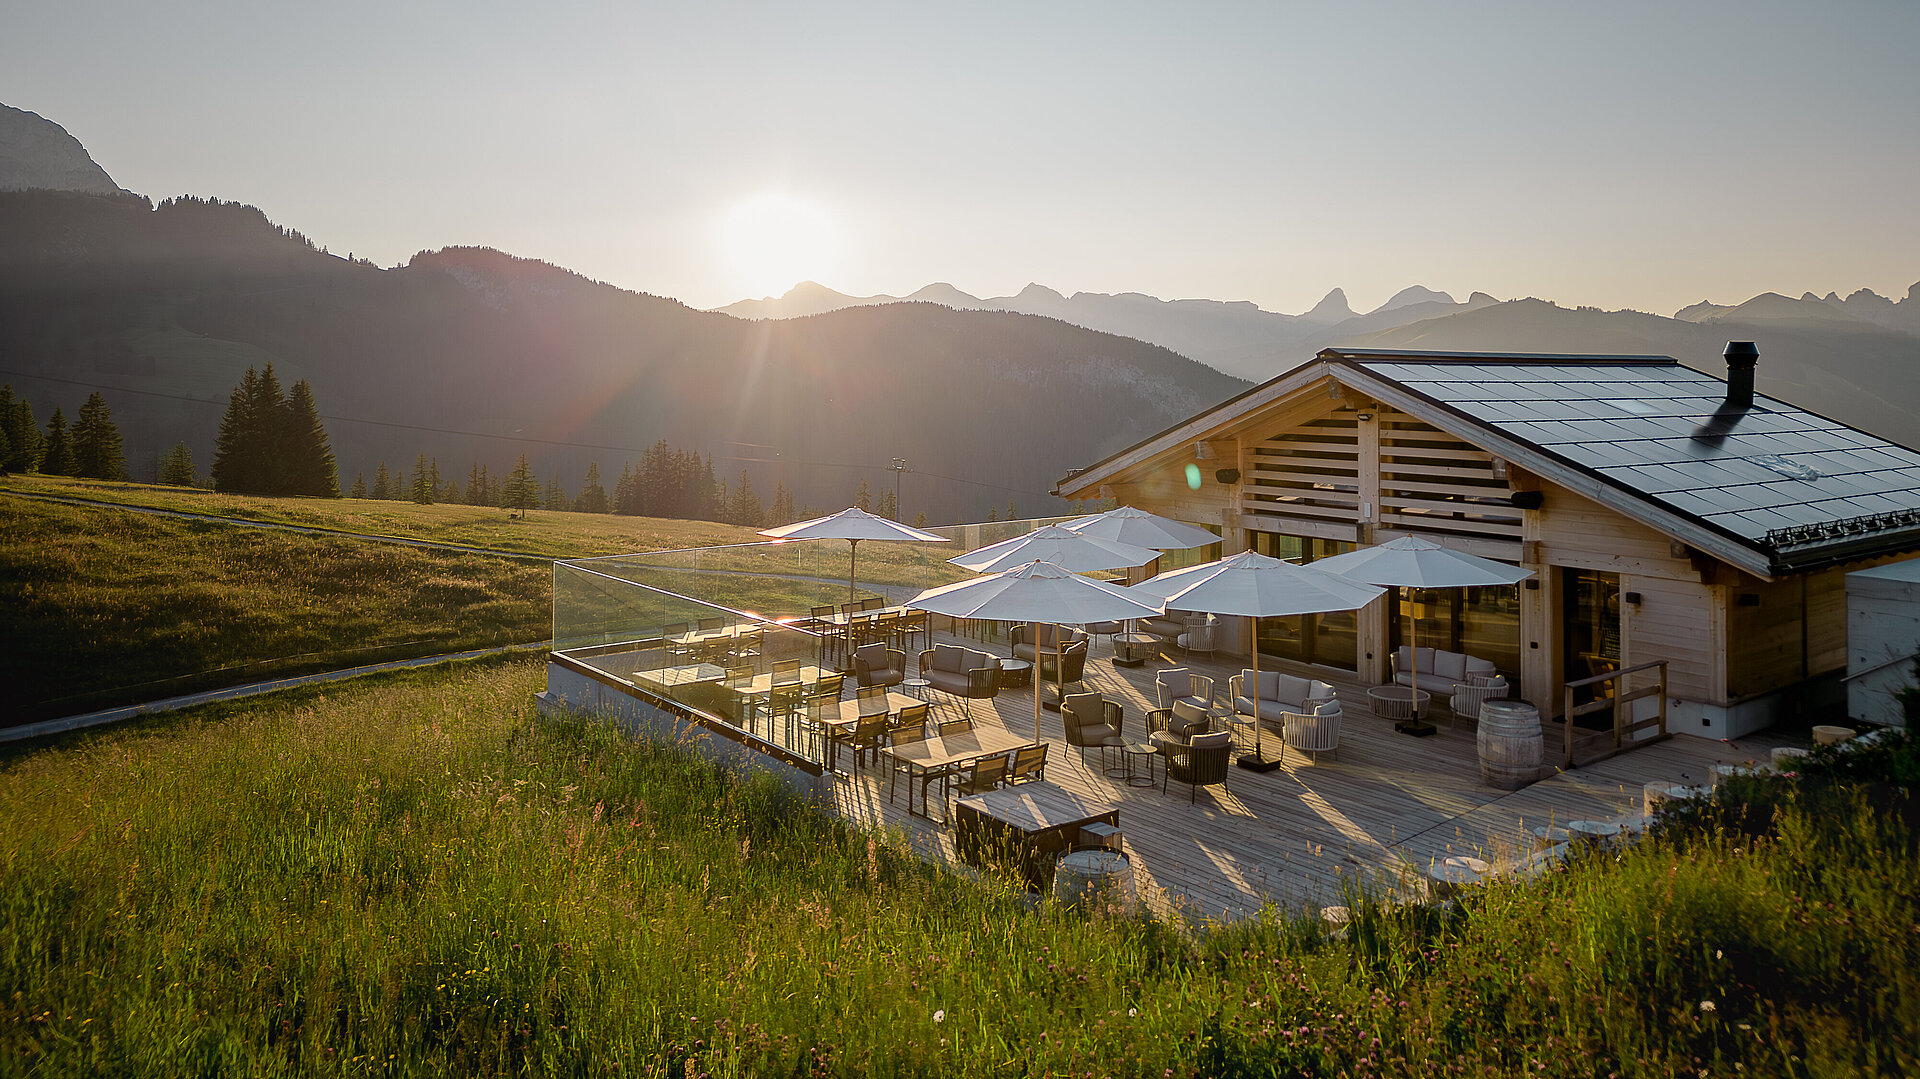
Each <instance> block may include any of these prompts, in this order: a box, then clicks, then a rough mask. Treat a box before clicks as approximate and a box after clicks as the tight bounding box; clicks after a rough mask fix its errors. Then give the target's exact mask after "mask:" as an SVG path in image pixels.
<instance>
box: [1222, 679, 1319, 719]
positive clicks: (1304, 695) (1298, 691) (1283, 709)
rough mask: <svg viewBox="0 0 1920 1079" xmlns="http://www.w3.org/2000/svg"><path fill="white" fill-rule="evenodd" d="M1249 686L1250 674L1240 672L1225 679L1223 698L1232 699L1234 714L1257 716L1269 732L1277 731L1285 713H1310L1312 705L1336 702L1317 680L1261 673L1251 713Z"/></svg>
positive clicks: (1251, 700) (1251, 704)
mask: <svg viewBox="0 0 1920 1079" xmlns="http://www.w3.org/2000/svg"><path fill="white" fill-rule="evenodd" d="M1252 683H1253V672H1252V671H1250V670H1243V671H1241V672H1240V673H1239V674H1236V675H1234V676H1233V677H1232V678H1229V679H1227V696H1228V697H1230V698H1232V699H1233V710H1234V711H1236V712H1238V713H1240V714H1241V715H1243V716H1252V715H1257V716H1259V717H1260V719H1261V720H1262V721H1263V722H1265V723H1266V725H1267V728H1268V729H1269V730H1277V729H1279V728H1280V726H1281V725H1282V724H1284V723H1285V722H1286V716H1287V713H1288V712H1294V713H1302V712H1307V713H1310V712H1312V711H1313V710H1314V706H1315V705H1318V704H1321V703H1323V702H1326V701H1337V700H1339V699H1340V697H1339V694H1337V693H1335V692H1334V689H1333V687H1332V686H1331V685H1329V684H1327V683H1325V682H1322V681H1320V680H1319V679H1317V678H1301V677H1299V676H1298V675H1291V674H1282V673H1281V672H1279V671H1261V672H1260V694H1259V698H1260V699H1259V710H1258V711H1255V708H1254V704H1255V702H1254V700H1253V698H1252V697H1251V696H1250V695H1249V694H1248V693H1247V687H1248V686H1249V685H1251V684H1252Z"/></svg>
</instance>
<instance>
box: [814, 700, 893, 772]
mask: <svg viewBox="0 0 1920 1079" xmlns="http://www.w3.org/2000/svg"><path fill="white" fill-rule="evenodd" d="M886 737H887V714H886V713H885V712H876V713H874V714H873V715H863V716H861V717H860V721H859V722H858V723H855V724H854V725H853V729H851V730H846V729H841V730H838V731H836V733H834V734H833V736H832V737H830V738H828V739H827V743H828V747H829V748H830V749H832V748H836V747H838V746H847V747H849V748H851V749H852V750H853V766H854V767H855V768H856V769H858V768H861V767H864V766H865V764H866V759H867V754H869V753H871V752H874V751H876V750H878V749H879V748H880V743H881V742H882V741H883V740H885V739H886ZM835 755H836V756H837V754H835Z"/></svg>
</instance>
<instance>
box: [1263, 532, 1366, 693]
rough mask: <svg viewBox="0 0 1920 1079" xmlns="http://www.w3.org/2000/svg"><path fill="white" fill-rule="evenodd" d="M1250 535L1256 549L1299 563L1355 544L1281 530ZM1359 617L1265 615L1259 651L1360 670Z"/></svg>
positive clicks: (1347, 614) (1343, 613)
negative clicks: (1272, 616)
mask: <svg viewBox="0 0 1920 1079" xmlns="http://www.w3.org/2000/svg"><path fill="white" fill-rule="evenodd" d="M1250 538H1251V539H1252V541H1253V549H1254V550H1255V551H1258V552H1259V553H1261V554H1263V555H1267V556H1269V557H1272V558H1280V559H1284V560H1286V561H1288V562H1292V563H1294V564H1296V565H1306V564H1309V563H1311V562H1313V561H1314V560H1315V559H1318V558H1327V557H1330V556H1332V555H1337V554H1344V553H1346V552H1347V551H1351V550H1353V548H1354V545H1353V544H1351V543H1345V542H1342V541H1340V540H1329V539H1312V538H1309V537H1305V536H1286V535H1281V534H1280V533H1278V532H1254V533H1252V534H1251V537H1250ZM1358 619H1359V612H1358V611H1329V612H1328V613H1326V614H1303V615H1296V616H1294V617H1292V618H1262V619H1260V632H1259V637H1258V641H1259V648H1260V654H1261V655H1263V656H1276V657H1278V658H1280V659H1291V660H1295V661H1298V662H1300V663H1316V664H1319V665H1321V666H1324V667H1336V668H1339V669H1340V670H1343V671H1351V670H1357V669H1358V667H1357V663H1356V659H1355V656H1356V653H1357V652H1358V650H1359V644H1360V637H1359V621H1358Z"/></svg>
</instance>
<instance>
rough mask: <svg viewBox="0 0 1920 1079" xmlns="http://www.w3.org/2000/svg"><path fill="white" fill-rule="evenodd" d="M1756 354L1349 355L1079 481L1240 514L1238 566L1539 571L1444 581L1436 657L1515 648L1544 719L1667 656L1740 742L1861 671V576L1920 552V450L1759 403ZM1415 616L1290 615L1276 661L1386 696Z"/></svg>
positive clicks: (1424, 636)
mask: <svg viewBox="0 0 1920 1079" xmlns="http://www.w3.org/2000/svg"><path fill="white" fill-rule="evenodd" d="M1756 361H1757V353H1756V352H1755V350H1754V348H1753V346H1752V345H1751V344H1750V343H1747V342H1734V343H1732V344H1730V345H1729V346H1728V349H1727V378H1726V380H1725V381H1724V382H1723V381H1721V380H1720V379H1718V378H1715V377H1713V376H1711V375H1707V374H1702V373H1700V372H1698V371H1694V370H1692V369H1690V368H1687V367H1685V366H1682V365H1681V364H1680V363H1679V362H1678V361H1676V360H1673V359H1671V358H1668V357H1664V356H1560V355H1505V354H1470V353H1453V352H1419V351H1368V350H1356V349H1327V350H1326V351H1323V352H1321V353H1320V354H1319V355H1318V356H1317V357H1316V358H1315V359H1313V360H1312V361H1310V362H1308V363H1306V364H1303V365H1302V366H1300V367H1297V368H1295V369H1293V370H1291V371H1288V372H1287V373H1285V374H1283V375H1280V376H1279V377H1277V378H1275V379H1273V380H1271V381H1269V382H1266V383H1264V384H1262V385H1260V386H1258V387H1256V388H1254V389H1252V390H1249V391H1247V392H1246V393H1243V394H1241V395H1239V396H1238V397H1235V398H1233V399H1231V400H1229V401H1226V402H1224V403H1222V404H1220V405H1217V406H1215V407H1213V408H1210V409H1208V410H1206V411H1205V412H1202V413H1200V414H1199V415H1197V416H1194V417H1193V418H1192V419H1189V420H1187V421H1185V422H1183V423H1180V424H1176V425H1175V426H1173V427H1171V428H1168V429H1167V430H1165V431H1162V432H1160V433H1159V434H1156V435H1154V436H1152V437H1150V438H1148V439H1146V440H1144V441H1142V442H1140V443H1138V444H1136V445H1134V446H1131V447H1129V448H1127V449H1125V450H1122V451H1120V452H1118V453H1115V454H1113V455H1112V456H1110V457H1108V458H1106V459H1105V460H1103V461H1100V462H1098V463H1096V464H1094V465H1092V466H1090V467H1088V468H1084V469H1080V470H1078V471H1076V472H1074V473H1072V474H1071V475H1069V476H1067V477H1066V478H1065V479H1063V480H1061V481H1060V484H1059V488H1058V493H1059V494H1061V495H1063V496H1065V497H1067V498H1070V499H1094V498H1114V499H1118V500H1119V501H1120V502H1121V503H1123V504H1126V505H1130V506H1138V507H1140V508H1143V509H1147V510H1151V511H1153V512H1155V513H1161V514H1165V515H1167V516H1170V517H1177V518H1180V519H1183V520H1188V521H1194V522H1198V523H1201V524H1206V525H1212V526H1218V528H1219V530H1220V534H1221V541H1222V542H1221V546H1222V553H1226V554H1231V553H1234V552H1237V551H1241V550H1245V549H1248V548H1251V549H1254V550H1258V551H1260V552H1262V553H1265V554H1270V555H1275V556H1278V557H1282V558H1288V559H1296V560H1299V561H1302V562H1312V561H1313V560H1314V559H1316V558H1321V557H1325V556H1328V555H1333V554H1337V553H1339V552H1342V551H1347V550H1351V549H1353V548H1354V547H1356V546H1360V545H1366V544H1373V543H1379V542H1383V541H1385V540H1388V539H1392V538H1394V537H1396V536H1402V535H1409V534H1411V535H1420V536H1425V537H1427V538H1429V539H1433V540H1436V541H1438V542H1441V543H1443V544H1445V545H1447V546H1449V547H1454V548H1456V549H1459V550H1464V551H1469V552H1472V553H1474V554H1479V555H1484V556H1486V557H1489V558H1496V559H1500V560H1502V561H1506V562H1510V563H1514V564H1517V565H1520V566H1524V567H1526V568H1528V569H1532V570H1534V571H1535V576H1534V578H1533V579H1532V580H1529V581H1527V582H1525V583H1524V584H1523V585H1521V586H1515V587H1505V588H1476V589H1457V590H1453V591H1433V592H1428V593H1423V594H1422V595H1421V597H1420V599H1421V601H1422V602H1424V603H1425V605H1426V606H1425V607H1424V609H1423V610H1422V611H1421V612H1420V613H1421V614H1422V616H1423V617H1422V618H1421V619H1420V622H1419V625H1420V630H1419V633H1420V640H1419V642H1418V643H1420V644H1421V645H1430V646H1436V647H1441V648H1446V649H1448V650H1453V651H1461V652H1466V653H1469V654H1471V655H1474V656H1479V657H1481V658H1484V659H1489V660H1492V661H1493V662H1494V664H1495V665H1496V666H1498V667H1499V668H1500V669H1501V671H1503V672H1504V673H1506V674H1507V675H1508V677H1509V680H1510V681H1513V682H1514V683H1515V684H1516V685H1517V686H1518V687H1519V690H1518V695H1519V696H1522V697H1525V698H1526V699H1528V700H1530V701H1532V702H1533V703H1534V704H1535V705H1537V706H1538V707H1539V708H1540V711H1541V714H1542V715H1558V714H1560V713H1561V712H1562V711H1563V709H1564V705H1563V701H1564V700H1565V694H1564V693H1563V689H1564V687H1565V685H1566V683H1568V682H1575V681H1578V680H1581V679H1584V678H1587V677H1589V676H1592V675H1595V674H1606V673H1609V672H1612V671H1616V670H1621V669H1624V668H1627V667H1633V666H1636V665H1639V664H1642V663H1648V662H1654V661H1664V662H1665V663H1666V664H1667V669H1666V673H1667V678H1668V691H1667V697H1668V702H1667V703H1668V708H1669V712H1668V715H1669V720H1670V722H1671V729H1673V730H1675V731H1676V732H1681V733H1691V734H1696V735H1703V736H1708V737H1733V736H1738V735H1743V734H1746V733H1748V732H1750V731H1753V730H1756V729H1759V728H1761V727H1764V726H1767V725H1769V724H1771V723H1773V722H1775V721H1776V720H1779V719H1782V718H1786V717H1787V716H1789V715H1790V714H1792V713H1793V711H1794V710H1795V709H1796V708H1799V707H1800V706H1801V704H1802V699H1803V695H1804V694H1805V693H1806V692H1807V686H1808V684H1809V683H1810V680H1817V679H1820V678H1821V677H1822V676H1827V675H1832V674H1834V673H1836V672H1839V671H1841V670H1843V669H1844V668H1845V666H1846V664H1847V640H1846V633H1847V624H1846V621H1847V620H1846V596H1845V583H1844V575H1845V574H1846V572H1847V571H1848V570H1855V569H1860V568H1863V567H1867V566H1872V565H1877V564H1880V563H1883V562H1888V561H1893V560H1895V559H1897V558H1899V557H1901V556H1904V555H1908V554H1911V553H1913V552H1915V551H1920V452H1916V451H1914V450H1912V449H1909V448H1907V447H1904V446H1899V445H1895V444H1893V443H1890V442H1887V441H1886V440H1884V439H1881V438H1877V437H1875V436H1873V435H1870V434H1867V433H1865V432H1862V431H1858V430H1855V429H1854V428H1851V427H1848V426H1847V425H1845V424H1842V423H1839V422H1837V421H1834V420H1830V419H1827V418H1825V417H1823V416H1817V415H1814V414H1813V413H1810V412H1807V411H1805V410H1802V409H1799V408H1795V407H1793V406H1792V405H1789V404H1787V403H1785V402H1783V401H1777V400H1774V399H1772V398H1768V397H1764V396H1758V395H1756V394H1755V393H1754V392H1753V373H1754V365H1755V363H1756ZM1408 602H1410V601H1409V599H1408V598H1407V597H1406V596H1404V595H1401V596H1398V597H1395V596H1393V595H1392V593H1390V594H1389V598H1383V599H1382V600H1380V601H1378V602H1376V603H1374V604H1373V605H1372V606H1370V607H1368V608H1365V609H1363V610H1361V611H1359V612H1354V613H1341V614H1324V615H1315V616H1307V617H1301V618H1292V619H1277V618H1276V619H1266V620H1264V621H1262V623H1261V624H1260V640H1259V642H1258V643H1259V647H1260V651H1261V655H1262V656H1263V657H1264V656H1272V657H1276V658H1278V659H1281V660H1291V661H1294V662H1295V663H1297V664H1302V665H1306V666H1310V667H1315V668H1324V669H1325V670H1326V673H1327V674H1328V675H1330V676H1344V678H1345V679H1346V680H1348V681H1359V682H1385V681H1387V680H1388V664H1387V660H1388V656H1389V655H1390V653H1391V650H1392V649H1393V648H1394V647H1396V646H1398V645H1399V644H1401V643H1402V640H1401V635H1402V634H1403V633H1405V632H1406V630H1405V626H1406V625H1407V620H1406V619H1405V618H1403V617H1399V615H1400V614H1402V613H1404V612H1405V606H1404V605H1405V604H1406V603H1408ZM1393 604H1400V605H1401V606H1400V607H1398V608H1394V607H1393V606H1392V605H1393ZM1229 629H1230V631H1234V632H1237V633H1238V638H1239V639H1238V647H1237V648H1234V649H1233V650H1234V651H1237V652H1241V653H1244V652H1245V651H1246V648H1247V644H1248V642H1247V639H1246V636H1247V630H1246V627H1245V625H1244V624H1236V625H1232V626H1230V627H1229ZM1232 635H1233V632H1230V633H1229V635H1228V636H1229V639H1231V638H1232ZM1827 685H1828V686H1829V688H1832V689H1834V690H1835V692H1837V687H1834V686H1833V684H1832V681H1831V680H1829V681H1828V682H1827ZM1582 692H1584V690H1583V691H1582ZM1642 703H1651V702H1642Z"/></svg>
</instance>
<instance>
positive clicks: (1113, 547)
mask: <svg viewBox="0 0 1920 1079" xmlns="http://www.w3.org/2000/svg"><path fill="white" fill-rule="evenodd" d="M1159 556H1160V552H1158V551H1156V550H1154V549H1153V548H1151V547H1143V546H1139V545H1136V544H1131V543H1120V542H1116V541H1114V540H1107V539H1101V538H1099V537H1096V536H1086V535H1081V534H1080V533H1077V532H1070V531H1068V530H1067V529H1065V528H1062V527H1061V526H1059V525H1044V526H1042V527H1040V528H1036V529H1034V530H1033V531H1031V532H1029V533H1027V534H1026V535H1024V536H1015V537H1014V538H1012V539H1010V540H1002V541H1000V542H999V543H995V544H992V545H990V546H987V547H982V548H980V549H979V550H977V551H969V552H967V553H966V554H963V555H960V556H958V557H955V558H949V559H947V561H949V562H951V563H953V564H954V565H956V566H960V567H963V568H965V569H970V570H975V571H977V572H980V573H999V572H1001V571H1002V570H1009V569H1018V568H1019V567H1021V566H1024V565H1026V564H1027V563H1029V562H1050V563H1052V564H1053V565H1056V566H1059V567H1061V568H1062V569H1066V570H1071V571H1073V572H1075V573H1088V572H1091V571H1093V570H1100V569H1130V568H1132V567H1134V566H1144V565H1146V564H1147V563H1149V562H1151V561H1153V560H1154V559H1155V558H1158V557H1159Z"/></svg>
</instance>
